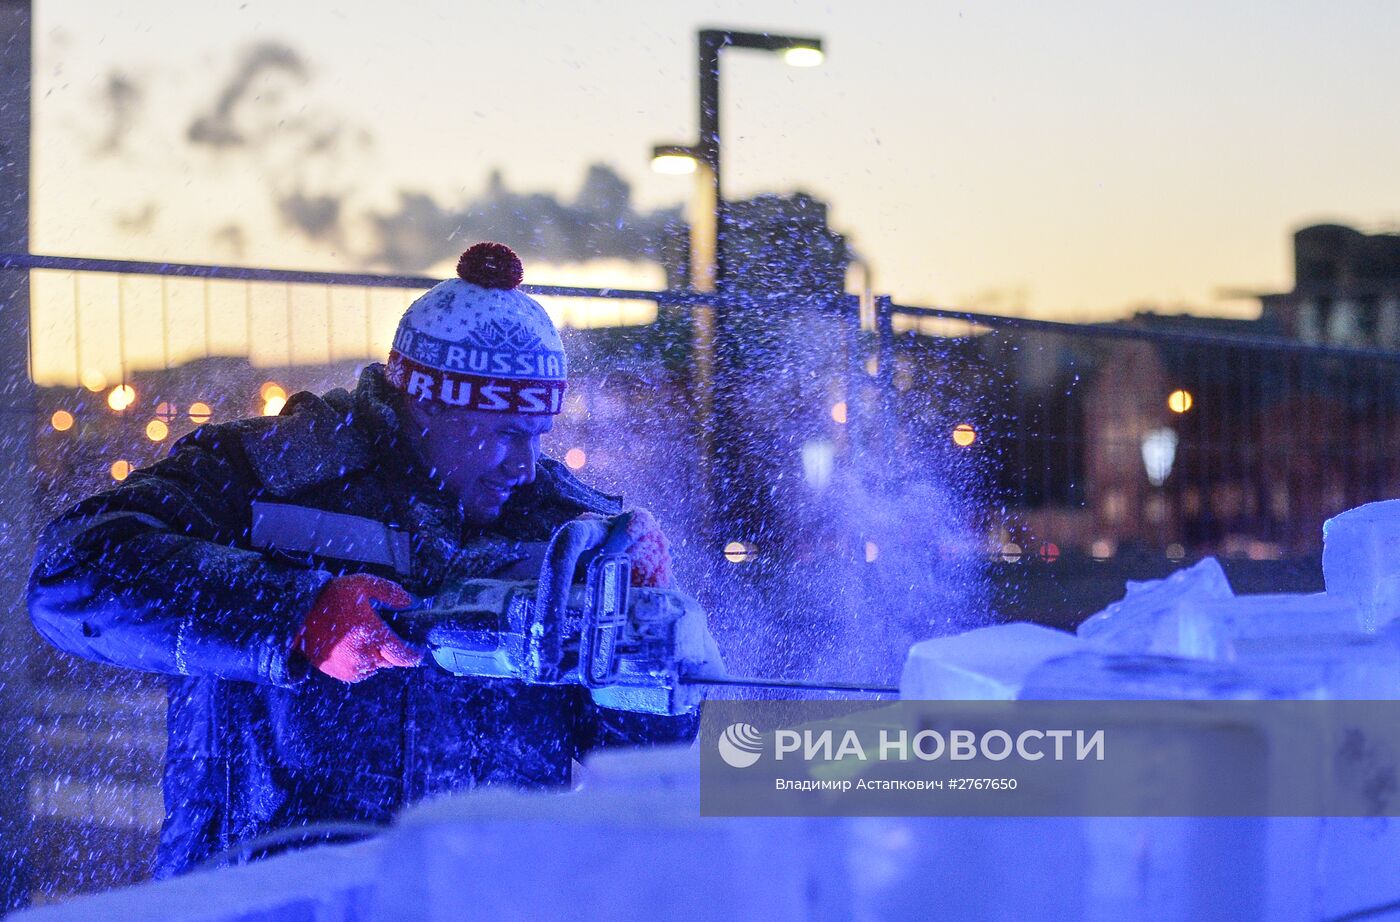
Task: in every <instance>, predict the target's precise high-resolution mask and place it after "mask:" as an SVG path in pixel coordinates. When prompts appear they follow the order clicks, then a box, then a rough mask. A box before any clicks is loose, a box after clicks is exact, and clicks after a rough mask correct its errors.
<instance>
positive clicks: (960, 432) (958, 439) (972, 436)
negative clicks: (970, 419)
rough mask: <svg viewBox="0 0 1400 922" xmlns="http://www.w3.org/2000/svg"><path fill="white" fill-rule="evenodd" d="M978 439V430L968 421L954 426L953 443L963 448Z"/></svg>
mask: <svg viewBox="0 0 1400 922" xmlns="http://www.w3.org/2000/svg"><path fill="white" fill-rule="evenodd" d="M975 441H977V430H976V429H974V428H972V427H971V426H969V425H968V424H967V423H959V424H958V425H956V426H954V427H953V444H954V445H957V446H959V447H961V448H966V447H967V446H969V445H971V444H972V443H973V442H975Z"/></svg>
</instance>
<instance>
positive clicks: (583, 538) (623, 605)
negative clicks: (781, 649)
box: [383, 513, 897, 715]
mask: <svg viewBox="0 0 1400 922" xmlns="http://www.w3.org/2000/svg"><path fill="white" fill-rule="evenodd" d="M629 519H630V514H629V513H623V514H622V515H620V516H615V517H613V518H611V519H596V520H590V519H575V520H574V521H571V522H568V523H566V524H565V525H563V526H562V527H561V528H559V529H558V530H557V531H556V532H555V533H554V535H553V536H552V537H551V539H550V541H549V544H548V546H547V550H546V552H545V556H544V561H543V563H542V564H541V567H540V576H539V579H538V580H498V579H466V578H460V579H459V578H453V577H449V578H448V579H447V580H446V582H445V583H444V584H443V586H442V589H441V590H440V591H439V592H438V593H437V594H435V595H433V596H431V597H428V598H423V599H416V600H415V602H414V604H413V605H412V606H410V607H408V608H405V609H398V610H393V611H387V610H386V611H384V612H383V614H384V615H385V617H386V618H387V619H388V620H389V623H390V624H391V626H392V627H393V628H394V629H395V630H396V631H397V632H398V633H399V634H400V635H401V636H403V637H404V639H406V640H408V641H410V642H412V643H416V644H418V645H420V646H422V647H424V648H425V649H426V650H427V652H428V654H429V655H430V656H431V657H432V660H433V662H434V663H435V664H436V665H437V666H438V667H439V668H441V669H444V670H446V671H447V672H450V673H452V674H454V675H459V676H477V677H483V678H511V679H515V680H518V681H521V682H524V683H526V684H530V685H579V686H583V687H585V688H587V689H588V690H589V694H590V695H591V696H592V698H593V701H594V702H595V703H596V704H598V705H599V706H601V707H606V708H613V709H617V710H624V711H633V712H638V713H645V714H670V715H675V714H684V713H687V712H689V711H692V710H694V708H695V707H696V706H697V705H698V704H699V703H700V700H701V699H702V697H703V695H702V692H701V686H706V685H737V686H750V687H753V686H757V687H765V688H793V689H808V690H819V691H855V692H866V693H874V694H887V693H893V692H895V691H897V689H894V688H889V687H879V686H863V685H847V684H842V683H810V682H800V681H795V680H785V679H749V678H737V677H728V676H723V675H715V674H713V673H714V669H713V668H712V669H709V670H705V672H706V674H704V675H700V674H697V673H696V672H695V671H694V670H697V669H698V668H699V666H700V664H699V663H698V662H693V661H687V660H686V659H685V658H684V657H685V655H686V654H687V653H690V654H691V655H692V656H695V655H700V654H701V651H705V650H706V649H708V650H712V651H714V652H713V656H709V657H705V658H706V659H707V660H710V661H711V663H713V661H714V660H717V659H718V650H717V648H715V646H714V641H713V640H712V639H711V638H710V637H709V631H708V628H707V627H706V623H705V613H704V611H703V610H702V609H701V607H700V603H699V602H697V601H696V600H695V599H694V598H692V597H691V596H689V595H687V594H686V593H684V592H681V591H679V590H675V589H654V588H645V587H634V586H632V585H631V562H630V560H629V559H628V556H627V554H626V551H625V548H626V547H627V546H628V540H629V539H628V537H627V523H628V520H629Z"/></svg>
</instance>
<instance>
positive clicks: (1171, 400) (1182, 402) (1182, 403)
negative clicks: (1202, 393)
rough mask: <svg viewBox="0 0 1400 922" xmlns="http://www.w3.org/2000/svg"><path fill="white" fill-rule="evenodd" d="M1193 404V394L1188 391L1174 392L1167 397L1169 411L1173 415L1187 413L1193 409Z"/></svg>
mask: <svg viewBox="0 0 1400 922" xmlns="http://www.w3.org/2000/svg"><path fill="white" fill-rule="evenodd" d="M1193 403H1195V400H1194V399H1192V397H1191V392H1190V391H1186V390H1180V389H1178V390H1174V391H1172V392H1171V394H1170V395H1169V396H1168V397H1167V409H1169V410H1171V411H1172V412H1173V413H1185V412H1186V411H1187V410H1189V409H1191V404H1193Z"/></svg>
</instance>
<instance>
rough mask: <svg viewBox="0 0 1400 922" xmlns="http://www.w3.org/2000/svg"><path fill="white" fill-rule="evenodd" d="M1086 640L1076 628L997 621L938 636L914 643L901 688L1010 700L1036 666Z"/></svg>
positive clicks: (917, 693) (933, 697) (918, 695)
mask: <svg viewBox="0 0 1400 922" xmlns="http://www.w3.org/2000/svg"><path fill="white" fill-rule="evenodd" d="M1084 646H1085V644H1084V642H1083V641H1081V640H1079V639H1078V638H1077V637H1075V636H1074V635H1073V634H1066V633H1065V632H1064V631H1056V630H1051V629H1050V628H1047V627H1041V626H1039V625H1036V624H998V625H995V626H993V627H984V628H978V629H977V630H973V631H967V632H966V633H963V634H955V635H953V636H951V637H935V638H933V639H932V640H924V641H920V642H919V643H916V644H914V646H913V647H911V648H910V649H909V655H908V657H907V658H906V659H905V661H904V673H903V675H901V676H900V680H899V694H900V697H901V698H905V699H909V700H928V701H938V700H943V701H950V700H956V701H980V700H998V701H1004V700H1009V699H1012V698H1015V697H1016V693H1017V691H1019V690H1020V688H1021V683H1022V681H1024V679H1025V677H1026V675H1027V673H1029V672H1030V671H1031V670H1032V669H1034V668H1035V667H1036V666H1039V665H1040V664H1041V663H1043V662H1045V661H1046V660H1048V659H1051V658H1053V657H1056V656H1064V655H1065V654H1068V653H1073V652H1075V651H1077V650H1080V649H1083V648H1084Z"/></svg>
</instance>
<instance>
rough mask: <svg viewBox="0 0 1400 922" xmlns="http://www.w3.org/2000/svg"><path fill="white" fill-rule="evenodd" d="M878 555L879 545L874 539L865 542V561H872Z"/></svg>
mask: <svg viewBox="0 0 1400 922" xmlns="http://www.w3.org/2000/svg"><path fill="white" fill-rule="evenodd" d="M879 556H880V546H879V545H878V544H876V543H875V542H874V541H867V542H865V562H866V563H874V562H875V558H876V557H879Z"/></svg>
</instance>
